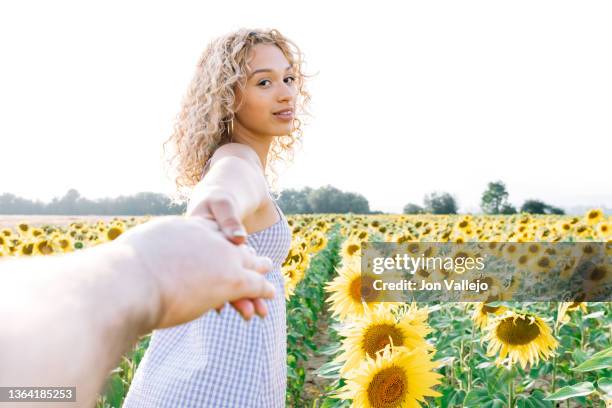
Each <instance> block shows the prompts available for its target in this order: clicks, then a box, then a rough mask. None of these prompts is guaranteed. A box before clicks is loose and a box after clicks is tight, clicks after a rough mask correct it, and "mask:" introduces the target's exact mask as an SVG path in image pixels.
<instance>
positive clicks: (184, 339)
mask: <svg viewBox="0 0 612 408" xmlns="http://www.w3.org/2000/svg"><path fill="white" fill-rule="evenodd" d="M272 201H273V202H274V200H272ZM274 205H275V206H276V208H277V211H278V213H279V216H280V219H279V221H277V222H276V223H275V224H274V225H272V226H270V227H268V228H266V229H264V230H261V231H258V232H255V233H253V234H250V235H248V237H247V245H248V246H250V247H252V248H253V249H255V251H256V252H257V254H258V255H261V256H268V257H269V258H270V259H271V260H272V262H273V264H274V268H273V270H272V271H271V272H269V273H268V274H267V275H266V279H267V280H268V281H270V282H271V283H272V284H273V285H274V286H275V288H276V295H275V297H274V299H270V300H265V302H266V304H267V306H268V315H267V316H266V317H265V318H263V319H261V318H259V317H258V316H254V317H253V318H252V319H251V320H250V321H248V322H247V321H245V320H244V319H243V318H242V317H241V316H240V314H238V312H236V310H234V308H233V307H231V306H230V305H229V304H226V305H225V307H224V308H223V310H222V312H221V314H219V315H218V314H217V312H216V311H214V310H212V311H209V312H207V313H205V314H204V315H202V316H201V317H199V318H197V319H195V320H192V321H191V322H188V323H185V324H182V325H179V326H174V327H170V328H167V329H162V330H154V331H153V334H152V337H151V341H150V343H149V347H148V348H147V350H146V352H145V354H144V356H143V359H142V361H141V363H140V365H139V366H138V369H137V370H136V373H135V375H134V378H133V380H132V383H131V385H130V389H129V391H128V394H127V396H126V398H125V401H124V403H123V407H124V408H145V407H146V408H151V407H159V408H162V407H167V408H170V407H172V408H176V407H181V408H188V407H211V408H224V407H227V408H229V407H232V408H234V407H238V408H248V407H253V408H255V407H257V408H259V407H262V408H263V407H265V408H276V407H284V406H285V392H286V391H285V388H286V385H287V326H286V324H287V323H286V314H285V282H284V277H283V275H282V272H281V265H282V263H283V262H284V260H285V258H286V257H287V254H288V252H289V248H290V246H291V230H290V228H289V224H288V223H287V220H286V218H285V216H284V215H283V213H282V211H281V210H280V208H279V207H278V205H277V204H276V202H274Z"/></svg>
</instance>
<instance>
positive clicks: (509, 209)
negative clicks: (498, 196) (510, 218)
mask: <svg viewBox="0 0 612 408" xmlns="http://www.w3.org/2000/svg"><path fill="white" fill-rule="evenodd" d="M499 213H500V214H506V215H509V214H516V208H514V206H513V205H512V204H504V205H503V206H502V208H501V210H500V212H499Z"/></svg>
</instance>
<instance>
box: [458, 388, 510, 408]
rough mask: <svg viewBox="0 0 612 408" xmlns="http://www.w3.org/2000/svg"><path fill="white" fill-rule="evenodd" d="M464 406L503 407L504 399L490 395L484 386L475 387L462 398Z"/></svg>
mask: <svg viewBox="0 0 612 408" xmlns="http://www.w3.org/2000/svg"><path fill="white" fill-rule="evenodd" d="M463 406H464V407H479V408H480V407H482V408H503V407H505V406H506V403H505V401H503V400H501V399H499V398H496V397H492V396H491V395H490V394H489V392H488V391H487V389H486V388H475V389H473V390H471V391H470V392H468V393H467V395H466V396H465V399H464V400H463Z"/></svg>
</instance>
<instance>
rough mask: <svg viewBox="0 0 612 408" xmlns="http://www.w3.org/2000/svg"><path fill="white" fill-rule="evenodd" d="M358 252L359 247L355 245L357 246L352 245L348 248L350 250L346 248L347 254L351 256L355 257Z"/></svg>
mask: <svg viewBox="0 0 612 408" xmlns="http://www.w3.org/2000/svg"><path fill="white" fill-rule="evenodd" d="M358 250H359V245H355V244H351V245H349V246H348V248H346V252H348V254H349V255H353V254H354V253H355V252H357V251H358Z"/></svg>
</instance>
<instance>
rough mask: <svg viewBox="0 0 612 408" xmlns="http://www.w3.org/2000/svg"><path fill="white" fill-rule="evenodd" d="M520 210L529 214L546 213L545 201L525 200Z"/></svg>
mask: <svg viewBox="0 0 612 408" xmlns="http://www.w3.org/2000/svg"><path fill="white" fill-rule="evenodd" d="M521 212H525V213H530V214H546V203H545V202H543V201H540V200H527V201H525V202H524V203H523V205H522V206H521Z"/></svg>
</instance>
